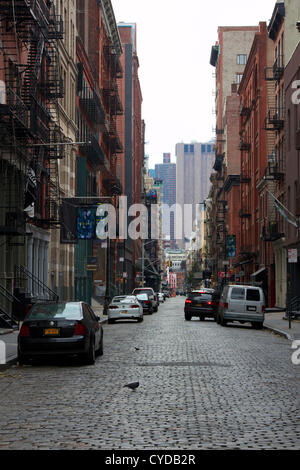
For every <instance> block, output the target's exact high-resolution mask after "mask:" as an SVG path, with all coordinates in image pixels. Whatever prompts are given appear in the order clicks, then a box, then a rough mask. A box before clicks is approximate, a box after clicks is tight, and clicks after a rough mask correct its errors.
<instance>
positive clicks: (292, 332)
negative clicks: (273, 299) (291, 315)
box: [264, 312, 300, 341]
mask: <svg viewBox="0 0 300 470" xmlns="http://www.w3.org/2000/svg"><path fill="white" fill-rule="evenodd" d="M284 316H285V313H284V312H278V313H277V312H276V313H266V314H265V322H264V328H266V329H267V330H271V331H274V332H275V333H278V334H280V335H281V336H285V337H286V338H287V339H289V340H291V341H293V340H294V339H300V321H299V320H292V321H291V329H289V321H288V320H286V319H285V318H284Z"/></svg>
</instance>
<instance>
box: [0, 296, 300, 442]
mask: <svg viewBox="0 0 300 470" xmlns="http://www.w3.org/2000/svg"><path fill="white" fill-rule="evenodd" d="M183 305H184V298H183V297H178V298H176V299H168V300H167V302H166V303H165V304H163V305H161V306H160V308H159V312H158V313H155V314H153V315H151V316H150V315H147V316H146V315H145V316H144V322H142V323H130V322H126V323H117V324H114V325H104V341H105V342H104V355H103V356H102V357H100V358H97V361H96V365H95V366H83V365H79V364H78V363H76V362H74V361H71V362H70V361H69V362H66V361H65V362H64V364H59V363H50V364H49V363H48V364H39V365H35V366H24V367H18V366H15V367H12V368H11V369H9V370H7V371H4V372H2V373H1V374H0V393H1V401H0V422H1V429H0V448H2V449H105V450H112V449H114V450H115V449H129V450H131V449H138V450H142V449H167V450H171V449H173V450H192V449H285V448H286V449H295V448H297V449H299V448H300V413H299V410H300V366H297V365H293V364H292V361H291V355H292V352H293V351H292V349H291V343H290V342H289V341H287V340H286V339H284V338H282V337H279V336H277V335H275V334H272V333H270V332H267V331H258V330H253V329H252V328H251V327H247V326H246V325H243V326H242V325H236V326H234V325H232V326H228V327H226V328H223V327H221V326H219V325H217V324H216V323H214V322H212V321H209V320H208V321H206V322H200V321H199V320H198V319H193V320H192V321H191V322H186V321H185V320H184V317H183ZM136 348H139V349H136ZM137 380H138V381H139V382H140V386H139V388H138V389H137V390H135V391H132V390H130V389H128V388H124V387H123V386H124V385H125V384H127V383H129V382H131V381H137Z"/></svg>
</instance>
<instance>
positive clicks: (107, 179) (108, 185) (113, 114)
mask: <svg viewBox="0 0 300 470" xmlns="http://www.w3.org/2000/svg"><path fill="white" fill-rule="evenodd" d="M103 52H104V54H103V56H104V61H105V63H106V68H107V70H108V77H109V78H108V79H106V80H104V82H103V88H102V97H103V100H104V103H105V107H106V109H107V110H108V114H109V127H108V129H107V130H105V132H104V134H103V139H104V142H105V144H106V147H107V149H108V151H109V155H110V169H109V171H107V172H105V175H104V177H103V180H102V183H103V186H104V188H105V190H106V191H107V192H108V193H109V194H111V195H120V194H122V185H121V183H120V181H119V179H118V177H117V175H116V156H117V154H118V153H122V152H123V145H122V142H121V140H120V138H119V135H118V131H117V116H119V115H122V114H123V106H122V102H121V100H120V96H119V91H118V85H117V79H119V78H122V76H123V71H122V67H121V64H120V60H119V57H118V56H117V54H116V51H115V50H114V48H113V47H112V46H110V45H108V46H105V47H104V51H103Z"/></svg>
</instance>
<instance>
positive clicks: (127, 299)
mask: <svg viewBox="0 0 300 470" xmlns="http://www.w3.org/2000/svg"><path fill="white" fill-rule="evenodd" d="M135 301H136V297H135V296H131V297H126V296H124V297H114V298H113V299H112V303H114V304H118V303H121V302H122V304H130V303H132V302H135Z"/></svg>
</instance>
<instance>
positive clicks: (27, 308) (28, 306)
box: [25, 304, 32, 316]
mask: <svg viewBox="0 0 300 470" xmlns="http://www.w3.org/2000/svg"><path fill="white" fill-rule="evenodd" d="M31 307H32V304H27V305H26V307H25V316H26V315H27V313H28V312H29V310H30V309H31Z"/></svg>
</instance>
